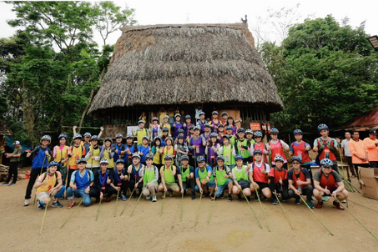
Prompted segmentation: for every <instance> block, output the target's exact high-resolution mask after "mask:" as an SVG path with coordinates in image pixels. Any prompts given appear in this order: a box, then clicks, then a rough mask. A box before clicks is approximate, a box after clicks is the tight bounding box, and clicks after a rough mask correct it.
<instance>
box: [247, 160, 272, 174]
mask: <svg viewBox="0 0 378 252" xmlns="http://www.w3.org/2000/svg"><path fill="white" fill-rule="evenodd" d="M263 163H264V162H261V163H260V164H258V163H257V162H255V166H257V167H258V168H261V166H262V165H263ZM265 167H266V169H265V171H266V173H268V174H269V171H270V166H269V164H267V163H265ZM249 172H253V163H252V165H251V168H250V169H249Z"/></svg>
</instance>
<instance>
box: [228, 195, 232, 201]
mask: <svg viewBox="0 0 378 252" xmlns="http://www.w3.org/2000/svg"><path fill="white" fill-rule="evenodd" d="M228 202H232V196H231V194H229V195H228Z"/></svg>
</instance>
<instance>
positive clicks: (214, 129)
mask: <svg viewBox="0 0 378 252" xmlns="http://www.w3.org/2000/svg"><path fill="white" fill-rule="evenodd" d="M209 124H210V126H211V132H215V133H218V126H219V124H221V122H220V121H219V119H218V111H213V113H212V118H211V121H210V123H209Z"/></svg>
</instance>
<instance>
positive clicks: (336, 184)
mask: <svg viewBox="0 0 378 252" xmlns="http://www.w3.org/2000/svg"><path fill="white" fill-rule="evenodd" d="M320 165H321V168H320V169H319V170H318V171H316V172H315V173H314V186H315V189H314V196H315V198H316V199H317V200H318V204H317V205H316V208H322V207H323V200H322V197H323V196H332V197H334V198H335V200H334V201H333V205H334V206H335V207H336V208H337V209H339V210H344V207H342V206H341V205H340V203H339V202H338V201H336V197H337V199H338V200H339V201H342V200H345V199H347V198H348V191H347V190H345V187H344V183H343V181H342V180H341V177H340V175H339V174H338V173H337V172H336V171H334V170H332V166H333V162H332V161H331V160H330V159H328V158H324V159H322V160H321V161H320Z"/></svg>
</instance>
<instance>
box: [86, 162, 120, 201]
mask: <svg viewBox="0 0 378 252" xmlns="http://www.w3.org/2000/svg"><path fill="white" fill-rule="evenodd" d="M108 165H109V161H108V159H106V158H103V159H101V161H100V170H99V171H98V172H97V173H96V174H95V177H94V185H93V187H92V188H91V191H90V192H89V195H90V196H91V197H93V198H96V202H99V201H100V199H101V200H102V199H103V197H104V194H106V202H110V197H111V196H112V195H113V194H115V193H116V190H115V189H114V187H115V186H114V184H113V174H112V171H111V170H108Z"/></svg>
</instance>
